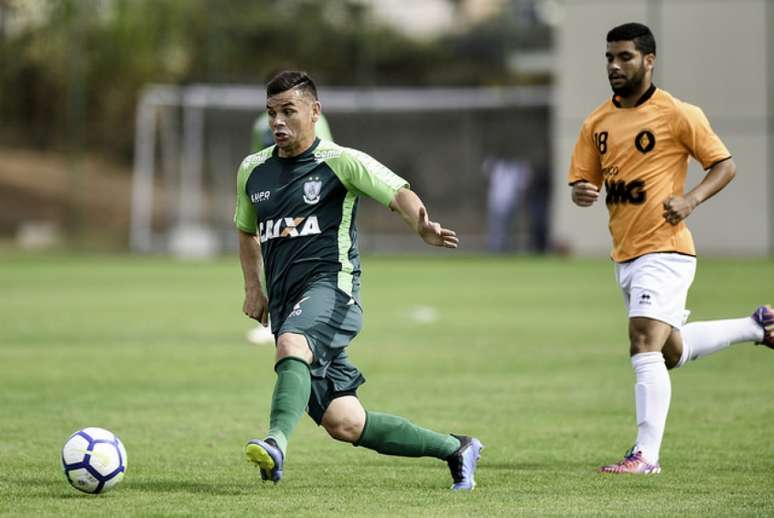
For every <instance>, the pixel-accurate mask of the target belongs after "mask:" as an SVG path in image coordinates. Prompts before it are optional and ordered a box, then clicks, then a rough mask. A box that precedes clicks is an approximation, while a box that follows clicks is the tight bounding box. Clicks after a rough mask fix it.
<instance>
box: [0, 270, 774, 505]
mask: <svg viewBox="0 0 774 518" xmlns="http://www.w3.org/2000/svg"><path fill="white" fill-rule="evenodd" d="M364 268H365V274H364V277H363V283H364V287H363V302H364V305H365V328H364V329H363V332H362V333H361V335H360V336H359V337H358V339H357V340H356V341H355V342H354V344H353V345H352V347H351V348H350V354H351V356H352V358H353V360H354V361H355V363H356V364H357V365H358V366H359V367H360V368H361V369H362V370H363V372H364V373H365V375H366V377H367V378H368V383H366V385H364V386H363V388H362V390H361V392H360V395H361V398H362V400H363V402H364V403H365V405H366V407H367V408H369V409H372V410H379V411H383V412H389V413H396V414H401V415H404V416H406V417H409V418H411V419H413V420H415V421H416V422H418V423H420V424H422V425H424V426H427V427H430V428H433V429H436V430H439V431H451V432H458V433H467V434H475V435H476V436H478V437H479V438H480V439H481V440H482V442H484V444H485V445H486V450H485V451H484V455H483V458H482V461H481V464H480V466H479V472H478V476H477V480H478V484H479V486H478V488H477V489H476V491H474V492H473V493H470V494H452V493H450V492H449V491H448V486H449V484H450V479H449V475H448V471H447V468H446V465H445V464H443V463H441V462H439V461H437V460H434V459H402V458H395V457H385V456H380V455H378V454H376V453H373V452H371V451H367V450H363V449H361V448H353V447H351V446H348V445H346V444H343V443H336V442H334V441H333V440H331V439H329V438H328V437H327V435H326V434H325V433H324V431H323V430H321V429H318V428H317V427H315V426H314V424H313V423H312V421H311V420H310V419H308V418H306V417H305V418H303V420H302V422H301V425H300V426H299V428H298V429H297V430H296V432H295V434H294V436H293V437H292V440H291V444H290V449H289V456H288V459H287V464H286V471H285V479H284V480H283V481H282V483H280V484H279V485H277V486H273V485H269V484H263V483H261V481H260V478H259V477H258V474H257V472H256V471H255V470H254V469H253V468H252V467H251V466H249V465H248V464H247V463H245V461H244V460H243V457H242V448H243V445H244V443H245V442H246V441H247V440H248V439H250V438H253V437H261V436H262V434H263V433H264V432H265V431H266V427H267V423H268V405H269V399H270V395H271V390H272V386H273V382H274V375H273V371H272V353H273V351H272V349H271V348H270V347H256V346H250V345H248V344H247V343H246V342H245V341H244V339H243V336H244V333H245V331H246V330H247V329H249V328H250V326H251V324H250V323H249V321H247V320H246V319H245V317H243V316H242V315H241V304H242V298H241V296H242V286H241V273H240V271H239V265H238V262H237V260H236V258H229V259H224V260H221V261H218V262H214V263H181V262H174V261H171V260H165V259H138V258H130V257H124V258H119V257H86V258H83V257H80V258H78V257H66V256H56V257H48V258H43V257H28V256H19V255H13V256H7V255H6V256H5V257H4V258H0V389H2V390H0V513H2V514H9V515H20V516H45V515H56V516H76V515H77V516H83V515H92V516H97V515H99V516H120V515H142V516H162V515H163V516H166V515H196V516H215V515H248V514H252V515H257V514H265V515H267V516H275V515H279V516H283V515H285V516H324V515H330V516H364V515H382V516H385V515H398V516H491V515H528V516H532V515H620V514H627V515H628V514H634V515H640V514H643V515H646V514H647V515H653V516H665V515H681V516H717V515H748V516H761V515H772V514H774V441H772V433H773V430H774V398H772V394H774V351H769V350H766V349H764V348H759V347H753V346H751V345H749V344H744V345H736V346H733V347H732V348H731V349H730V350H726V351H724V352H722V353H719V354H717V355H715V356H713V357H710V358H707V359H704V360H702V361H700V362H694V363H692V364H689V365H688V366H686V367H684V368H683V369H681V370H679V371H675V372H673V375H672V384H673V398H672V410H671V413H670V416H669V421H668V426H667V431H666V437H665V440H664V446H663V449H662V459H661V464H662V467H663V468H664V472H663V474H661V475H658V476H651V477H636V476H610V475H607V476H605V475H600V474H597V473H595V472H594V469H595V468H596V467H597V466H599V465H600V464H603V463H607V462H610V461H614V460H617V459H618V458H619V457H620V456H621V455H622V454H623V453H624V452H625V450H626V449H627V448H628V447H629V446H630V445H631V443H632V442H633V439H634V437H635V427H634V408H633V373H632V369H631V366H630V363H629V360H628V353H627V350H628V345H627V341H626V318H625V313H624V309H623V303H622V300H621V296H620V294H619V292H618V289H617V287H616V286H615V283H614V281H613V275H612V267H611V265H610V263H609V262H608V261H606V260H562V259H550V260H539V259H528V258H499V259H484V258H467V257H455V258H453V259H450V258H437V257H436V258H429V257H427V258H366V259H365V260H364ZM773 288H774V261H771V260H769V261H762V260H710V259H705V260H702V261H700V263H699V272H698V275H697V278H696V281H695V283H694V287H693V290H692V291H691V296H690V298H689V307H690V308H691V309H692V310H693V316H692V318H693V320H703V319H713V318H723V317H730V316H746V315H749V314H750V313H751V312H752V310H753V309H754V308H755V306H757V305H758V304H759V303H762V302H774V300H772V299H774V289H773ZM421 308H433V309H434V311H435V314H436V316H437V319H436V320H435V321H432V322H425V321H423V320H422V319H419V320H418V319H416V318H414V316H415V315H416V314H417V313H419V314H426V313H428V311H427V310H425V311H422V310H421ZM85 426H102V427H105V428H108V429H110V430H112V431H114V432H115V433H116V434H118V435H119V436H120V437H121V439H122V440H123V442H124V444H125V445H126V448H127V450H128V456H129V467H128V472H127V477H126V479H125V481H124V482H123V483H122V484H121V485H120V486H119V487H118V489H116V490H115V491H114V492H112V493H108V494H105V495H101V496H97V497H95V496H90V495H84V494H81V493H79V492H77V491H75V490H73V489H72V488H70V486H69V485H68V484H67V482H66V481H65V478H64V476H63V474H62V472H61V469H60V467H59V449H60V448H61V446H62V444H63V443H64V441H65V439H66V438H67V437H68V436H69V434H70V433H72V432H73V431H75V430H77V429H79V428H82V427H85Z"/></svg>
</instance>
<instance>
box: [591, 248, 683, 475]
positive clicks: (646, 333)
mask: <svg viewBox="0 0 774 518" xmlns="http://www.w3.org/2000/svg"><path fill="white" fill-rule="evenodd" d="M695 264H696V263H695V259H694V258H691V257H685V256H680V255H677V254H648V255H645V256H642V257H640V258H638V259H636V260H635V261H632V262H631V263H625V264H619V265H616V275H617V278H618V282H619V285H620V286H621V289H622V291H623V293H624V300H625V302H626V305H627V309H628V313H629V352H630V355H631V362H632V367H633V368H634V373H635V378H636V381H635V387H634V395H635V408H636V415H637V440H636V442H635V445H634V446H633V447H632V449H631V450H630V451H629V452H628V453H627V454H626V456H625V457H624V459H623V460H622V461H620V462H618V463H615V464H610V465H607V466H603V467H602V468H601V469H600V471H602V472H605V473H646V474H647V473H658V472H660V471H661V468H660V466H659V464H658V462H659V454H660V449H661V440H662V438H663V436H664V428H665V426H666V418H667V415H668V413H669V403H670V400H671V396H672V385H671V382H670V379H669V373H668V372H667V367H666V364H665V361H664V355H663V354H662V349H663V348H664V344H665V343H666V342H667V340H668V339H669V337H670V335H671V334H672V330H673V328H675V327H679V326H680V324H681V323H682V320H683V313H684V311H685V300H686V297H687V294H688V288H689V287H690V284H691V282H692V280H693V275H694V272H695Z"/></svg>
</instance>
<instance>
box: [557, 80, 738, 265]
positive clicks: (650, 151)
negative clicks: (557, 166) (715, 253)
mask: <svg viewBox="0 0 774 518" xmlns="http://www.w3.org/2000/svg"><path fill="white" fill-rule="evenodd" d="M689 156H693V157H694V158H695V159H696V160H698V161H699V162H700V163H701V165H702V167H704V169H709V168H710V167H712V166H713V165H715V164H716V163H718V162H720V161H723V160H725V159H727V158H730V157H731V154H730V153H729V152H728V149H726V146H724V145H723V142H721V140H720V139H719V138H718V136H717V135H715V132H713V131H712V128H711V127H710V124H709V121H708V120H707V117H705V115H704V112H702V111H701V109H700V108H699V107H697V106H693V105H691V104H688V103H684V102H682V101H680V100H679V99H676V98H674V97H672V96H671V95H670V94H669V93H667V92H665V91H664V90H661V89H657V88H655V86H652V87H651V88H650V90H648V92H646V93H645V94H644V95H643V96H642V98H641V99H640V100H639V101H638V103H637V106H635V107H633V108H621V107H619V106H618V105H617V103H616V102H614V101H613V100H608V101H607V102H605V103H603V104H601V105H600V106H599V107H598V108H597V109H596V110H594V111H593V112H592V113H591V115H589V116H588V117H587V118H586V120H585V121H584V123H583V127H582V128H581V131H580V136H579V137H578V142H577V143H576V144H575V151H574V152H573V155H572V162H571V163H570V171H569V173H568V180H569V182H570V183H571V184H572V183H574V182H578V181H581V180H585V181H587V182H590V183H592V184H594V185H596V186H597V188H599V189H601V187H602V184H603V183H604V185H605V191H606V198H605V202H606V204H607V208H608V211H609V213H610V223H609V228H610V235H611V236H612V237H613V252H612V258H613V260H614V261H617V262H622V261H628V260H631V259H634V258H636V257H639V256H641V255H644V254H647V253H651V252H678V253H682V254H689V255H696V250H695V248H694V245H693V237H692V236H691V232H690V231H689V230H688V227H687V226H686V225H685V222H683V221H681V222H680V223H678V224H677V225H671V224H669V223H667V221H666V220H665V219H664V217H663V212H664V207H663V203H664V201H665V200H666V199H667V198H669V197H670V196H682V195H683V194H684V191H685V177H686V173H687V171H688V158H689Z"/></svg>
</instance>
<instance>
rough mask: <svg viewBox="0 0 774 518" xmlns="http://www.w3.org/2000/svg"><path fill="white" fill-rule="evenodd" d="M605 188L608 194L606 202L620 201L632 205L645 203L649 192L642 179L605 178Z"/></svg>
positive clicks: (611, 203)
mask: <svg viewBox="0 0 774 518" xmlns="http://www.w3.org/2000/svg"><path fill="white" fill-rule="evenodd" d="M605 190H606V191H607V196H606V197H605V203H607V204H608V205H616V204H619V203H631V204H632V205H641V204H643V203H645V199H646V198H647V195H648V193H647V192H646V191H645V182H643V181H642V180H632V181H631V182H626V181H624V180H617V181H616V180H605Z"/></svg>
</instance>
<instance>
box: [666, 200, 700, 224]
mask: <svg viewBox="0 0 774 518" xmlns="http://www.w3.org/2000/svg"><path fill="white" fill-rule="evenodd" d="M696 205H697V203H696V202H695V201H694V200H693V199H692V198H690V197H689V196H670V197H669V198H667V199H666V200H664V214H663V216H664V219H665V220H667V223H669V224H670V225H677V224H678V223H680V222H681V221H682V220H684V219H685V218H687V217H688V216H690V215H691V212H693V209H695V208H696Z"/></svg>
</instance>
